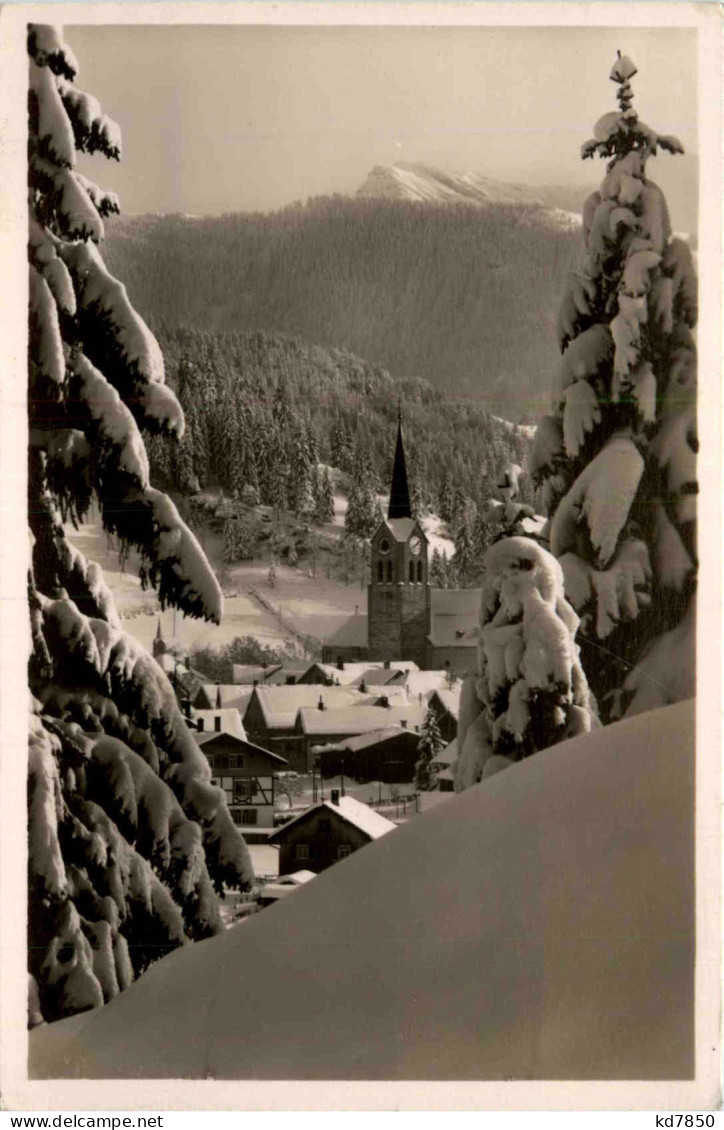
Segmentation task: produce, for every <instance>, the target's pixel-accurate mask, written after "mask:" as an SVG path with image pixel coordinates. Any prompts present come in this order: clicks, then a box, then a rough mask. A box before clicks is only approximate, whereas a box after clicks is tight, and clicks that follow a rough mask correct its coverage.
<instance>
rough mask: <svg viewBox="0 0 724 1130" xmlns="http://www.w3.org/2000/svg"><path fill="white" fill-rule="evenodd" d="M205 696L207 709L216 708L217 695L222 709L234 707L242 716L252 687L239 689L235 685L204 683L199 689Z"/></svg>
mask: <svg viewBox="0 0 724 1130" xmlns="http://www.w3.org/2000/svg"><path fill="white" fill-rule="evenodd" d="M201 689H202V690H203V692H204V694H205V695H206V698H207V700H208V703H209V709H211V710H213V708H214V707H215V706H216V704H217V702H218V699H219V693H220V694H221V705H222V707H235V708H236V709H237V710H239V711H241V713H242V714H243V713H244V711H245V710H246V707H247V705H248V702H249V699H250V698H251V694H252V691H253V689H254V688H253V687H240V686H237V685H236V684H235V683H204V684H203V686H202V688H201Z"/></svg>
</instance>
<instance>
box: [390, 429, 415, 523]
mask: <svg viewBox="0 0 724 1130" xmlns="http://www.w3.org/2000/svg"><path fill="white" fill-rule="evenodd" d="M387 517H388V518H411V517H412V509H411V507H410V491H409V489H408V486H407V465H406V463H405V448H404V445H403V442H402V410H401V409H398V412H397V446H396V448H395V462H394V464H393V467H392V486H391V488H390V505H389V507H388V510H387Z"/></svg>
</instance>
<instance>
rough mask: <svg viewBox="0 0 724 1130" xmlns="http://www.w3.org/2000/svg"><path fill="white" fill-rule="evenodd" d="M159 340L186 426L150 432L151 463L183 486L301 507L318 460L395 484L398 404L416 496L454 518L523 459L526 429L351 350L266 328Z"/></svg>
mask: <svg viewBox="0 0 724 1130" xmlns="http://www.w3.org/2000/svg"><path fill="white" fill-rule="evenodd" d="M158 336H159V342H160V344H161V347H162V349H163V353H164V357H165V360H166V367H167V373H168V379H169V383H170V384H171V385H172V387H174V388H175V390H176V391H177V393H178V396H179V399H180V401H181V404H182V406H183V408H184V411H185V414H186V425H187V430H186V434H185V436H184V438H183V439H182V441H181V443H180V445H175V444H171V443H169V441H167V440H164V439H163V438H161V437H154V439H152V440H151V443H150V449H151V461H152V470H153V471H154V472H155V474H156V475H157V476H158V477H159V478H160V480H161V481H164V482H166V483H168V484H169V485H172V486H174V487H175V488H176V489H178V490H180V491H181V492H183V493H193V492H194V490H195V489H198V487H204V486H207V485H209V484H210V483H216V484H220V485H221V486H223V487H224V488H225V489H226V490H227V491H229V492H230V493H232V492H233V491H235V490H236V491H237V492H238V493H239V494H240V495H241V494H242V493H243V490H244V487H246V486H251V487H253V488H254V489H255V490H256V491H257V493H258V496H259V498H260V500H261V501H262V502H267V503H269V504H270V505H278V506H281V507H286V506H288V507H289V508H290V509H294V510H298V511H303V510H304V509H305V506H304V499H303V498H298V497H297V495H299V494H300V492H301V491H303V489H304V482H305V479H306V477H307V476H308V474H309V473H310V470H311V468H312V467H313V468H316V464H317V462H322V463H326V464H329V465H331V466H333V467H337V468H339V470H341V471H345V472H347V473H348V474H350V475H351V476H352V477H353V478H357V477H360V476H363V477H366V478H367V479H368V480H369V484H370V486H371V487H373V488H374V489H376V490H386V489H387V487H388V485H389V479H390V474H391V470H392V454H393V450H394V436H395V429H396V426H397V412H398V405H399V406H401V407H402V412H403V417H404V423H405V444H406V450H407V456H408V473H409V476H410V485H411V489H412V491H413V494H414V495H415V497H416V501H417V502H418V503H419V504H422V506H423V507H429V508H431V509H433V510H435V511H436V512H438V513H440V514H441V515H442V516H443V517H444V518H445V520H449V519H450V517H451V516H452V513H453V512H454V511H455V508H456V507H457V510H462V508H463V506H464V503H465V499H474V500H475V501H476V502H482V501H484V500H486V499H488V498H490V496H491V494H493V493H494V491H495V483H496V479H497V478H498V476H499V475H500V474H501V472H502V470H503V469H504V467H505V466H506V464H508V463H510V462H516V463H519V464H521V465H524V464H525V462H526V458H527V452H528V448H529V446H530V437H529V435H528V434H526V433H525V432H524V431H523V430H522V429H516V428H511V427H510V425H509V424H507V422H506V421H503V420H496V419H494V418H493V417H492V416H491V415H490V414H489V413H488V411H487V408H486V407H485V406H483V405H481V404H480V403H479V402H477V401H475V400H467V399H464V398H461V399H450V398H448V397H446V396H445V395H444V393H443V392H442V391H440V390H438V389H435V388H433V387H432V385H431V384H429V383H428V382H427V381H424V380H420V379H414V378H409V379H406V380H397V381H396V380H395V379H394V378H393V377H392V376H391V375H390V374H389V372H387V371H386V370H384V369H382V368H381V367H379V366H377V365H371V364H369V363H368V362H367V361H364V360H362V359H361V358H359V357H356V356H355V355H354V354H352V353H350V352H349V351H347V350H341V349H325V348H323V347H322V346H318V345H310V344H308V343H307V342H305V341H304V340H302V339H300V338H295V337H288V336H285V335H283V334H271V333H261V332H259V333H204V332H202V331H200V330H188V329H178V330H175V331H173V332H172V331H168V330H162V331H160V332H159V335H158ZM311 486H312V488H313V484H311ZM454 496H456V498H455V497H454Z"/></svg>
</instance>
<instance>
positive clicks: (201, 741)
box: [194, 733, 289, 765]
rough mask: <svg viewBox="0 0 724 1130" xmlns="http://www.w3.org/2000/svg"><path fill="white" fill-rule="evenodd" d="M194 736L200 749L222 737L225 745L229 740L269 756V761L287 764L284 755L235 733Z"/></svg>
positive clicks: (246, 748) (245, 748)
mask: <svg viewBox="0 0 724 1130" xmlns="http://www.w3.org/2000/svg"><path fill="white" fill-rule="evenodd" d="M194 737H195V739H196V744H197V745H198V746H201V748H202V749H206V747H207V746H210V745H213V744H214V742H218V741H219V739H220V738H223V739H224V740H225V744H226V745H228V744H229V742H231V743H232V745H234V744H235V745H237V746H239V747H240V748H241V749H243V750H253V751H254V753H258V754H261V755H262V756H263V757H267V758H269V760H270V761H274V762H278V763H279V764H280V765H288V764H289V762H288V761H287V759H286V757H281V756H280V755H279V754H278V753H272V752H271V750H270V749H264V748H263V747H262V746H260V745H254V743H253V742H250V741H249V740H248V738H239V737H237V736H236V734H224V733H221V734H215V733H211V734H194Z"/></svg>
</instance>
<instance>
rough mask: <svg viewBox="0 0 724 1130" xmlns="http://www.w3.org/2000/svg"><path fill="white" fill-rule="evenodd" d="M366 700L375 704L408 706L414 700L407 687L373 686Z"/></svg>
mask: <svg viewBox="0 0 724 1130" xmlns="http://www.w3.org/2000/svg"><path fill="white" fill-rule="evenodd" d="M364 701H365V702H369V703H371V704H372V705H373V706H407V704H408V703H409V702H411V701H412V699H411V698H410V696H409V695H408V693H407V688H406V687H398V686H396V685H394V686H391V687H372V688H371V689H370V690H369V694H367V695H365V696H364Z"/></svg>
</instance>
